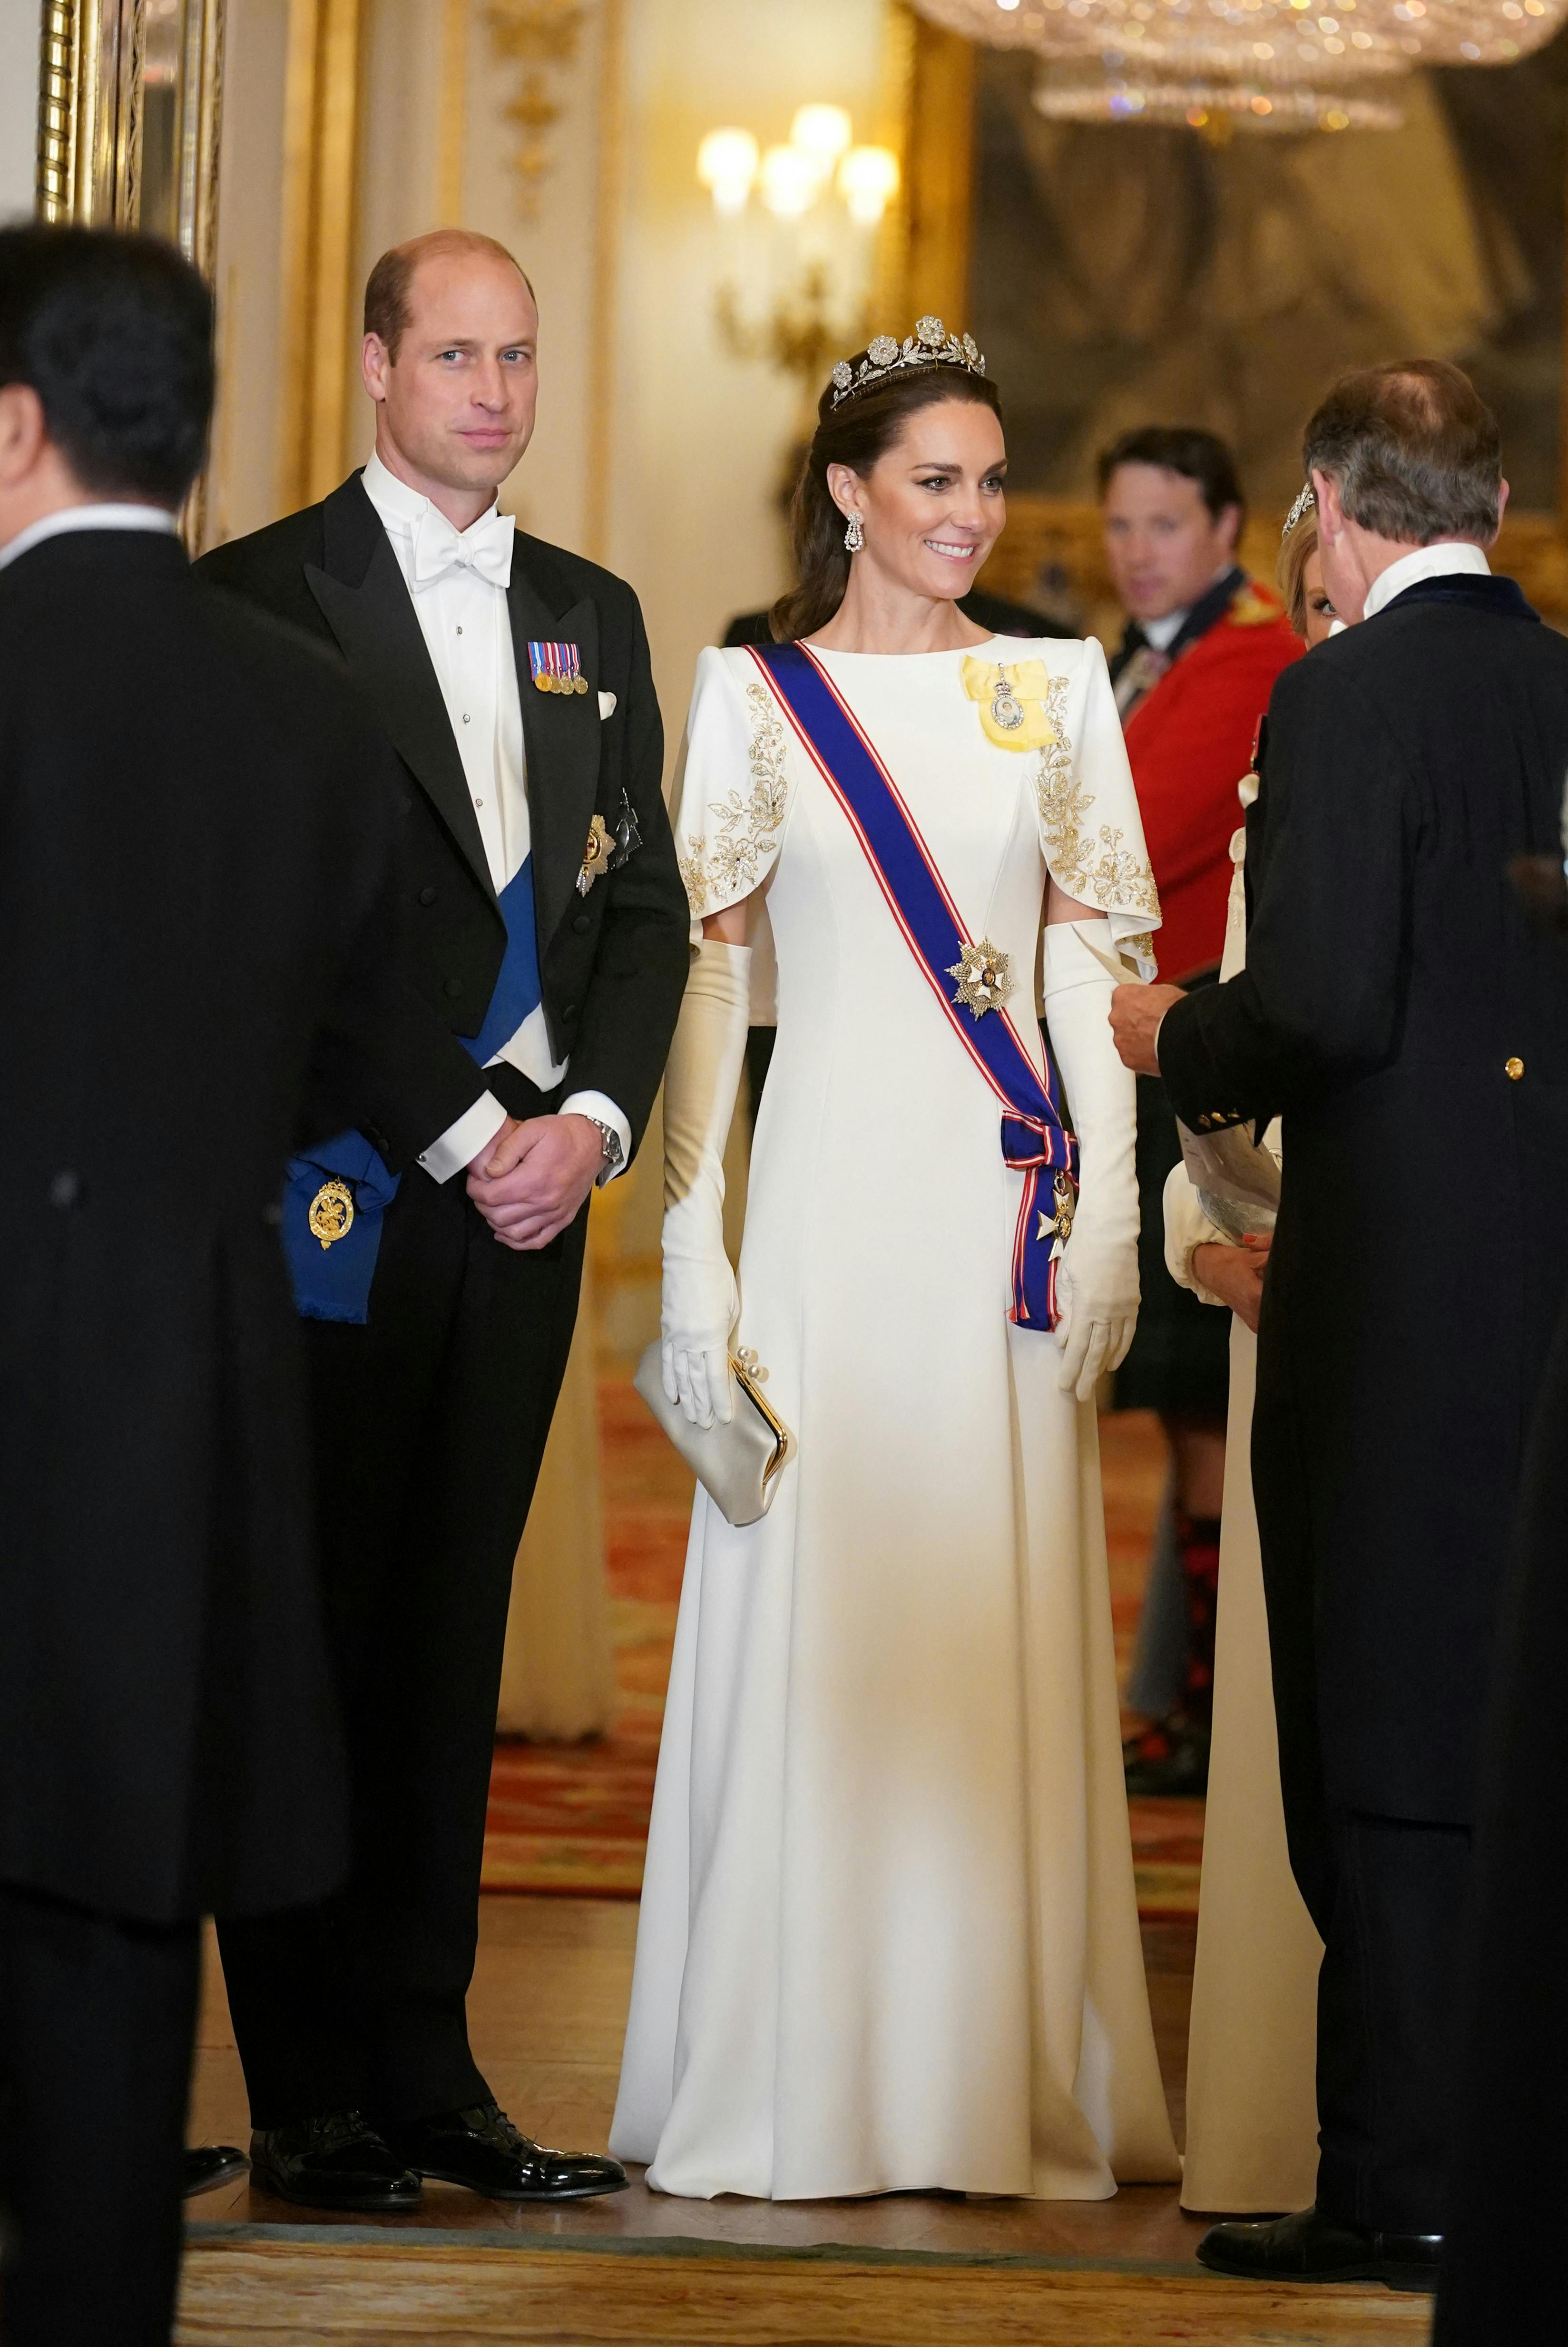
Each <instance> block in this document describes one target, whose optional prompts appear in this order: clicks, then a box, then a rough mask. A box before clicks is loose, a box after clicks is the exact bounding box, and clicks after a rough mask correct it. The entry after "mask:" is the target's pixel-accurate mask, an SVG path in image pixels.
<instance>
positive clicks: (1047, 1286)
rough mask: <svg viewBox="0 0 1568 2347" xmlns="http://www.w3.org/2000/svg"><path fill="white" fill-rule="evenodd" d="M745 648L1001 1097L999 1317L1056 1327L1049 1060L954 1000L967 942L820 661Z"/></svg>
mask: <svg viewBox="0 0 1568 2347" xmlns="http://www.w3.org/2000/svg"><path fill="white" fill-rule="evenodd" d="M751 652H752V658H753V660H754V661H756V663H757V666H758V667H759V668H760V669H761V670H762V671H763V674H764V676H765V677H766V679H767V681H768V682H769V684H770V685H771V686H772V688H773V690H774V694H775V695H776V697H777V699H778V701H779V702H780V704H781V706H782V707H783V709H784V714H785V716H786V717H787V718H788V719H789V721H790V723H791V724H792V725H793V727H794V732H795V733H796V735H797V737H798V739H799V741H800V743H801V745H802V747H803V748H804V751H805V752H806V754H807V756H808V757H809V758H810V759H811V762H812V764H814V765H815V768H816V770H817V772H818V774H820V775H821V776H822V778H823V781H824V782H825V784H827V787H828V789H829V790H830V791H831V792H832V793H833V795H834V797H835V799H836V800H837V801H838V804H839V805H840V806H841V807H842V808H843V809H844V812H845V815H847V817H848V818H849V822H850V825H851V827H852V828H853V830H854V833H855V835H856V838H857V839H858V840H859V842H860V845H861V846H862V847H863V848H864V849H865V851H866V862H867V863H868V864H869V865H870V866H871V869H872V871H873V873H874V874H875V875H876V883H877V886H878V887H880V889H881V891H882V894H883V896H884V897H886V900H887V905H888V908H889V910H890V911H891V913H892V915H893V917H894V919H895V920H896V921H897V924H898V927H899V928H900V929H901V930H902V931H903V933H904V938H905V942H906V943H907V946H908V947H909V949H910V951H911V952H912V953H913V955H914V956H915V958H916V960H917V962H918V964H919V966H920V968H921V969H922V970H923V971H924V972H925V975H926V977H927V979H928V980H929V982H930V986H931V990H932V992H933V993H934V994H935V996H936V998H937V999H938V1002H939V1003H940V1004H941V1006H942V1009H943V1010H944V1011H945V1013H946V1014H947V1019H948V1025H949V1026H950V1027H951V1029H952V1030H953V1032H954V1034H955V1035H956V1036H957V1037H958V1040H959V1042H960V1043H961V1044H962V1045H963V1047H964V1049H965V1051H968V1055H969V1057H970V1059H971V1060H972V1061H974V1063H975V1065H976V1067H977V1068H978V1069H979V1071H980V1073H981V1075H982V1076H983V1077H984V1078H985V1080H986V1081H987V1083H989V1086H990V1088H991V1090H992V1092H994V1093H995V1094H996V1096H997V1098H998V1099H999V1101H1000V1102H1001V1104H1002V1120H1001V1148H1002V1155H1003V1157H1004V1158H1005V1160H1006V1161H1007V1163H1008V1164H1009V1165H1010V1166H1012V1167H1013V1168H1014V1170H1015V1171H1016V1172H1019V1173H1022V1175H1023V1177H1024V1185H1023V1203H1022V1205H1021V1207H1020V1211H1019V1219H1018V1229H1017V1231H1016V1233H1015V1234H1014V1237H1013V1258H1012V1309H1011V1311H1010V1312H1009V1316H1008V1317H1009V1319H1011V1320H1016V1321H1017V1322H1018V1323H1019V1324H1020V1327H1028V1328H1054V1327H1055V1326H1056V1321H1057V1307H1056V1257H1057V1255H1058V1254H1059V1253H1060V1251H1061V1223H1060V1221H1059V1213H1060V1212H1061V1209H1062V1208H1063V1206H1064V1204H1065V1202H1066V1200H1067V1199H1068V1198H1070V1196H1071V1184H1072V1181H1073V1177H1074V1175H1075V1173H1076V1172H1077V1166H1078V1143H1077V1142H1076V1141H1075V1140H1074V1139H1073V1136H1072V1135H1071V1133H1069V1132H1068V1130H1067V1128H1066V1126H1065V1125H1064V1124H1063V1123H1062V1121H1061V1109H1060V1108H1059V1106H1058V1105H1057V1097H1056V1081H1055V1077H1054V1075H1053V1073H1052V1071H1051V1067H1050V1061H1049V1059H1048V1060H1047V1061H1046V1065H1045V1072H1044V1074H1043V1075H1042V1074H1041V1073H1040V1070H1039V1069H1038V1068H1037V1067H1036V1066H1035V1064H1034V1061H1032V1059H1031V1058H1030V1055H1029V1053H1028V1051H1026V1050H1025V1049H1024V1045H1023V1040H1022V1038H1021V1037H1020V1034H1019V1032H1018V1030H1017V1029H1016V1028H1015V1027H1014V1025H1013V1023H1012V1020H1010V1019H1009V1017H1008V1014H1007V1012H1006V1010H1001V1009H997V1010H989V1011H988V1012H987V1013H986V1014H985V1015H984V1017H982V1018H979V1019H974V1018H971V1017H970V1015H969V1014H968V1011H965V1010H960V1008H959V1005H958V1001H957V999H955V997H954V996H953V994H952V991H951V980H950V977H949V972H950V971H951V969H952V968H953V965H954V963H955V962H957V961H958V960H959V959H960V958H962V955H963V952H964V949H965V948H967V947H968V946H969V945H971V944H972V943H973V940H972V939H971V938H970V937H969V935H968V931H967V930H966V928H964V924H963V922H962V920H961V919H960V918H959V916H958V907H957V906H956V905H955V904H954V902H953V900H952V898H951V897H949V896H948V890H947V887H946V885H945V883H944V881H943V879H942V876H941V874H940V873H939V872H938V869H937V866H936V865H935V864H934V863H933V862H932V859H931V851H930V849H929V848H928V847H927V845H926V843H925V841H924V840H923V839H922V838H921V836H920V832H919V827H918V825H917V823H916V821H915V818H914V816H913V815H911V814H910V812H909V810H908V808H907V806H906V805H905V804H904V801H903V798H902V797H901V796H900V794H899V791H898V786H897V783H895V781H894V780H893V777H892V775H891V774H889V773H888V772H887V769H886V766H885V765H884V764H883V763H882V761H881V759H880V758H879V757H878V756H877V754H876V751H875V750H874V749H873V748H872V746H871V743H869V742H868V741H867V740H866V735H865V734H864V733H862V732H861V730H860V727H859V725H858V723H856V718H855V715H854V712H853V711H852V710H851V709H850V708H849V706H848V704H847V703H846V702H845V701H844V699H843V698H842V696H841V695H840V694H839V692H838V691H837V689H836V688H835V685H834V683H833V681H832V679H831V678H830V677H829V675H828V674H827V671H826V670H825V668H824V667H823V666H822V663H821V662H820V661H817V660H815V658H814V657H813V655H812V653H811V652H810V651H808V650H807V649H806V647H805V646H804V644H754V645H753V646H752V647H751ZM1046 1173H1052V1174H1053V1175H1054V1177H1055V1182H1054V1184H1053V1188H1054V1194H1053V1195H1052V1197H1051V1203H1050V1207H1049V1209H1045V1208H1042V1205H1041V1203H1040V1182H1041V1179H1042V1177H1043V1176H1044V1175H1045V1174H1046Z"/></svg>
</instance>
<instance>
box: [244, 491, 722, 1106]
mask: <svg viewBox="0 0 1568 2347" xmlns="http://www.w3.org/2000/svg"><path fill="white" fill-rule="evenodd" d="M199 568H200V570H201V572H202V573H203V574H204V575H205V576H206V577H207V578H208V579H211V580H213V581H214V582H215V583H217V584H219V585H220V586H224V587H229V588H232V589H236V590H237V591H238V592H239V593H241V594H243V595H246V596H249V597H251V599H252V600H255V601H256V602H259V603H261V604H262V605H264V606H265V607H266V608H267V609H268V610H272V611H274V612H276V613H277V614H278V615H279V616H280V617H282V618H283V619H285V620H292V622H293V623H294V624H295V625H296V626H297V627H300V628H302V629H305V630H308V631H309V632H310V633H311V634H313V635H314V636H315V637H317V638H318V639H319V640H321V641H324V642H325V643H327V644H329V645H331V646H332V648H333V651H335V652H337V653H338V654H339V655H340V656H341V658H342V660H343V662H344V663H345V665H346V666H347V669H348V671H349V674H350V675H351V677H352V678H353V679H354V682H355V683H356V684H357V685H358V686H359V687H360V688H361V690H362V692H363V693H364V696H365V699H366V701H367V703H368V704H369V706H370V708H371V709H372V711H373V712H374V716H375V718H376V720H377V722H378V723H379V724H380V725H381V726H382V727H383V728H384V732H385V733H386V735H387V737H388V739H389V740H390V741H391V743H392V744H393V746H394V747H395V750H396V751H397V753H398V755H399V757H400V758H401V760H402V762H403V765H404V768H405V774H406V777H407V782H408V783H409V784H412V785H413V787H412V788H409V787H407V786H406V784H405V805H404V813H405V824H404V827H403V842H402V851H401V857H400V864H401V874H402V878H401V896H402V901H403V907H404V914H405V926H404V942H405V966H406V968H407V969H408V971H409V974H410V975H411V977H412V979H413V980H414V982H415V985H416V986H417V987H418V988H419V989H420V991H421V993H422V994H423V995H424V997H425V999H426V1000H427V1001H428V1002H429V1003H430V1004H431V1005H432V1007H433V1008H435V1009H436V1010H438V1011H439V1013H440V1015H441V1016H442V1018H443V1019H445V1020H446V1021H447V1022H448V1024H449V1025H450V1026H451V1028H452V1030H454V1032H456V1034H458V1035H469V1036H472V1035H477V1033H478V1031H479V1029H480V1027H481V1026H482V1024H483V1023H484V1018H485V1012H486V1010H487V1008H488V1005H489V1000H490V994H491V990H492V989H493V987H494V985H495V982H496V976H497V971H498V969H499V968H500V963H501V955H502V952H503V949H504V947H505V943H506V932H505V928H504V927H503V924H502V921H501V917H500V913H499V911H498V909H497V904H496V893H495V889H494V887H493V886H492V884H491V880H490V874H489V867H488V866H487V862H486V857H485V850H484V845H483V842H482V841H481V839H480V835H479V826H478V823H477V818H476V816H475V814H474V809H473V806H472V804H471V802H470V800H469V796H468V787H467V784H466V781H465V778H464V774H463V764H462V760H461V758H460V757H459V755H458V752H457V745H456V742H455V741H454V740H453V738H452V727H451V723H450V721H449V720H448V717H447V714H446V703H445V702H444V701H443V700H442V697H441V688H440V685H439V683H438V682H437V681H436V671H435V669H434V668H433V666H432V665H431V661H430V656H429V653H428V651H426V649H425V639H424V636H423V635H422V633H421V632H420V627H419V621H418V619H417V617H416V616H415V610H414V605H413V602H412V600H411V599H410V597H409V593H408V589H407V588H406V587H405V584H404V579H403V574H402V572H401V570H400V569H399V568H398V564H397V558H396V556H395V554H394V552H393V550H392V547H391V545H390V543H389V541H388V539H387V536H386V532H385V529H384V528H383V526H382V523H381V520H380V518H379V517H378V515H377V514H376V511H375V508H374V506H373V505H372V504H371V502H370V499H369V498H368V497H366V495H365V493H364V487H362V485H361V481H360V477H359V475H358V474H357V473H356V474H354V475H353V476H352V477H350V478H349V479H348V480H346V481H345V482H344V483H343V487H341V488H338V489H334V490H333V494H332V496H331V497H328V498H326V499H325V500H324V502H323V504H321V505H318V506H310V507H306V508H305V509H304V511H303V512H301V513H297V514H291V515H290V516H289V517H288V518H287V519H286V520H284V521H280V522H275V523H273V524H272V527H271V528H268V529H262V530H258V531H257V532H256V533H255V534H254V536H252V537H250V538H237V539H235V540H234V541H233V543H231V545H228V546H222V547H218V548H215V549H214V550H213V551H212V552H211V553H210V554H209V555H207V556H206V557H205V558H204V559H203V560H202V562H201V563H200V566H199ZM508 602H509V605H510V610H511V620H512V639H513V643H514V646H515V648H516V652H517V662H518V683H519V686H520V688H521V698H522V709H523V735H524V744H525V750H526V753H527V761H528V817H529V824H530V827H531V833H532V843H533V845H532V854H533V870H534V903H535V912H536V916H537V922H538V946H539V980H540V986H541V989H542V993H543V998H544V1009H545V1014H546V1018H547V1020H548V1025H549V1033H550V1040H551V1046H552V1050H553V1053H554V1056H555V1058H556V1059H557V1060H558V1061H559V1060H562V1059H565V1058H566V1057H567V1056H568V1055H569V1056H570V1061H571V1071H570V1077H569V1088H570V1090H571V1091H573V1092H578V1091H594V1092H604V1093H606V1094H607V1095H608V1096H609V1098H610V1099H611V1100H612V1101H614V1102H615V1103H616V1105H617V1106H618V1107H619V1108H620V1110H621V1111H622V1112H623V1113H624V1115H625V1117H626V1119H627V1122H628V1123H629V1124H630V1127H631V1134H632V1143H633V1146H634V1147H635V1145H636V1143H637V1142H638V1141H639V1140H640V1139H641V1133H642V1130H643V1127H644V1126H645V1124H646V1123H647V1121H648V1114H649V1111H650V1110H651V1107H652V1105H653V1100H654V1095H655V1093H656V1092H657V1091H658V1089H659V1082H660V1079H661V1076H662V1074H663V1071H664V1061H665V1057H666V1054H667V1053H668V1051H669V1047H670V1038H671V1034H672V1033H673V1031H674V1025H675V1017H676V1013H677V1011H678V1010H679V1009H680V1003H681V996H682V992H683V990H684V988H685V983H686V969H687V965H688V960H689V950H688V938H689V928H690V913H689V910H688V907H687V903H686V894H685V889H684V887H682V881H681V876H680V871H679V868H678V866H677V864H676V860H675V847H674V842H673V839H672V838H671V830H670V821H669V817H668V815H667V814H666V812H665V807H664V800H663V795H662V791H661V778H662V763H663V731H662V727H661V723H660V716H659V705H658V702H656V700H655V699H654V694H653V682H652V676H651V670H650V667H649V660H648V640H647V636H646V634H645V632H644V630H643V626H642V615H641V610H639V608H638V603H637V598H636V596H635V595H634V594H633V593H632V591H631V589H630V587H628V586H626V585H625V584H624V583H623V582H622V581H621V580H620V579H616V578H613V577H611V575H610V572H609V571H607V570H601V569H599V567H598V566H597V565H596V564H594V563H591V562H585V561H583V560H582V559H580V558H579V556H577V555H574V554H569V553H566V552H564V551H563V550H562V549H561V548H559V547H552V546H546V545H544V544H543V543H542V542H541V541H540V540H539V539H538V538H528V537H526V536H524V535H523V533H522V532H520V531H519V532H518V538H517V541H516V546H515V549H514V552H513V557H512V579H511V588H510V591H509V595H508ZM529 641H548V642H569V643H575V644H576V645H577V646H578V648H579V655H580V660H581V666H582V672H583V674H584V676H585V677H586V678H587V680H588V684H589V691H588V692H585V693H574V694H565V693H541V692H535V691H533V690H532V689H531V685H530V681H529V668H528V643H529ZM601 691H604V692H613V693H614V694H615V697H616V705H615V712H614V714H613V715H612V716H611V717H610V719H609V720H608V721H601V719H600V707H599V698H598V696H599V693H600V692H601ZM623 794H625V795H626V796H627V797H628V798H629V799H630V803H631V805H632V808H633V810H634V811H635V814H636V817H637V822H638V826H639V828H640V830H641V835H642V846H641V848H639V849H638V850H637V852H636V853H635V854H634V855H633V856H631V857H630V861H629V862H627V863H626V864H624V865H623V866H621V867H620V870H618V871H615V872H611V873H609V874H607V875H605V876H602V877H601V878H600V879H599V880H597V881H596V882H595V883H594V885H593V887H591V888H590V890H589V894H588V896H587V897H580V896H579V894H578V891H577V878H578V874H579V871H580V869H581V867H582V861H583V855H584V851H585V849H586V847H587V845H588V837H589V826H590V825H591V823H592V820H593V817H594V815H596V814H598V815H602V816H603V817H604V820H605V822H606V824H607V825H609V827H610V830H611V831H614V829H615V828H616V825H617V822H618V820H619V818H620V807H621V800H622V795H623Z"/></svg>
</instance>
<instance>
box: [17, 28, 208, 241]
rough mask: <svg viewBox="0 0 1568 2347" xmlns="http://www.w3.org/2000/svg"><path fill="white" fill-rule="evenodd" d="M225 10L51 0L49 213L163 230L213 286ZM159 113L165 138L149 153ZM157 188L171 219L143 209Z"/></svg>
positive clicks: (44, 75) (45, 161) (44, 202)
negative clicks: (154, 216) (152, 124)
mask: <svg viewBox="0 0 1568 2347" xmlns="http://www.w3.org/2000/svg"><path fill="white" fill-rule="evenodd" d="M223 9H224V0H44V6H43V20H42V26H41V44H42V47H41V56H40V70H39V77H38V168H37V214H38V218H39V219H40V220H79V221H82V222H84V223H87V224H88V225H91V226H95V227H108V228H140V227H144V226H145V227H156V228H157V229H158V230H159V232H160V233H162V234H166V235H169V236H170V238H171V240H172V241H173V242H175V243H177V244H178V245H179V248H180V250H181V251H182V252H183V253H184V254H185V255H186V257H187V259H188V260H190V261H194V262H195V264H196V266H197V268H198V269H200V271H201V272H202V274H203V275H204V276H205V277H206V278H208V279H209V281H210V279H211V275H212V262H213V255H214V252H215V250H216V245H217V234H218V138H219V127H220V118H221V114H222V98H223ZM149 85H151V87H150V89H149ZM165 90H167V91H168V93H169V95H168V97H167V99H165V98H164V97H163V96H162V93H163V92H164V91H165ZM155 101H156V104H155ZM155 112H156V114H157V116H158V118H159V127H160V128H162V129H163V131H164V136H163V138H162V139H161V140H160V142H159V152H158V154H157V156H156V158H151V157H149V147H148V131H149V117H151V116H152V115H153V114H154V113H155ZM154 161H155V162H156V167H157V168H156V172H155V173H154V174H152V175H151V176H150V177H149V164H151V163H152V162H154ZM149 185H152V186H154V187H155V188H156V190H157V194H158V203H159V210H160V211H161V214H162V216H161V217H160V218H159V219H157V220H152V219H148V218H146V217H145V216H144V215H145V214H146V212H147V209H148V205H147V196H148V190H149Z"/></svg>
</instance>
